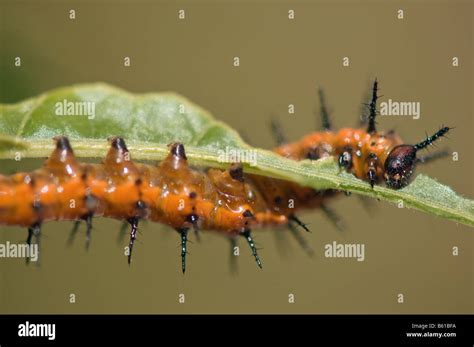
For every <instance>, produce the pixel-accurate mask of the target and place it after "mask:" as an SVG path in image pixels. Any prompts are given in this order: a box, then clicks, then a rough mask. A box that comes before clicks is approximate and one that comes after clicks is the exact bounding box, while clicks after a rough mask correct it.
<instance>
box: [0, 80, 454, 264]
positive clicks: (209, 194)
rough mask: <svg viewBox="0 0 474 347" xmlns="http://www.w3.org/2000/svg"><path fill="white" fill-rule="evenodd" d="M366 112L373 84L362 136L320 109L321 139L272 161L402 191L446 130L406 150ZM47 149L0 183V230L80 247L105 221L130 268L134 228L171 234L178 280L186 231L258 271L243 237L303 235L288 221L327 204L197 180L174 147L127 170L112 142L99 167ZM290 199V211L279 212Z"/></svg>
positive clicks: (322, 196) (313, 194)
mask: <svg viewBox="0 0 474 347" xmlns="http://www.w3.org/2000/svg"><path fill="white" fill-rule="evenodd" d="M376 102H377V81H375V83H374V87H373V95H372V101H371V103H370V105H369V110H370V115H369V119H368V128H367V130H364V129H350V128H347V129H342V130H340V131H338V132H333V131H331V129H330V124H329V118H328V116H327V112H326V111H325V109H324V107H323V109H322V116H323V124H324V128H325V130H324V131H323V132H315V133H312V134H310V135H308V136H306V137H304V138H303V139H302V140H300V141H298V142H294V143H289V144H285V145H281V146H280V147H278V148H276V149H275V152H276V153H278V154H280V155H282V156H285V157H288V158H291V159H294V160H302V159H308V158H309V159H318V158H322V157H326V156H337V158H338V161H339V164H340V166H341V167H342V168H344V169H345V170H347V171H349V172H351V173H353V174H354V175H355V176H357V177H358V178H360V179H363V180H366V181H368V182H369V183H370V184H371V185H372V186H374V184H377V183H379V182H380V181H382V180H384V181H385V182H386V184H387V186H389V187H391V188H393V189H399V188H402V187H403V186H405V185H407V184H408V182H409V179H410V176H411V175H412V173H413V169H414V166H415V164H416V162H417V161H419V159H417V158H416V154H417V152H418V151H419V150H421V149H423V148H425V147H427V146H428V145H430V144H431V143H433V142H434V141H435V140H436V139H438V138H439V137H442V136H443V135H444V134H446V133H447V132H448V130H449V128H447V127H443V128H441V129H440V130H439V131H438V132H436V133H435V134H434V135H433V136H430V137H428V138H426V139H425V140H424V141H422V142H420V143H418V144H416V145H405V144H403V143H402V141H401V139H400V138H399V137H398V136H397V135H396V134H394V133H393V132H387V133H384V132H377V131H376V129H375V116H376V114H377V112H376ZM280 138H281V136H280ZM55 141H56V148H55V150H54V151H53V153H52V154H51V156H50V157H49V158H48V160H47V161H46V163H45V165H44V167H43V168H40V169H38V170H35V171H33V172H31V173H17V174H14V175H12V176H8V177H6V176H0V225H1V224H3V225H20V226H25V227H28V239H27V243H28V244H30V243H31V239H32V236H33V235H36V237H37V238H39V236H40V230H41V225H42V224H43V223H44V222H47V221H55V220H71V221H76V222H77V223H78V221H80V220H85V221H86V223H87V239H88V240H89V239H90V232H91V223H92V218H93V217H109V218H115V219H119V220H125V221H127V222H128V223H130V225H131V231H130V243H129V255H128V261H129V263H130V260H131V254H132V250H133V245H134V241H135V238H136V233H137V227H138V222H139V220H141V219H147V220H151V221H154V222H159V223H163V224H166V225H169V226H170V227H172V228H174V229H175V230H177V231H178V232H179V234H180V236H181V256H182V271H183V272H184V271H185V268H186V247H187V237H188V231H189V230H190V229H191V228H193V229H194V230H201V229H202V230H213V231H216V232H219V233H222V234H225V235H227V236H228V237H229V238H230V239H231V240H234V242H235V238H236V237H237V236H238V235H241V236H244V237H245V239H246V240H247V242H248V244H249V246H250V248H251V250H252V253H253V256H254V257H255V260H256V262H257V265H258V266H259V267H261V266H262V263H261V261H260V258H259V257H258V254H257V249H256V247H255V244H254V241H253V239H252V236H251V230H252V229H256V228H262V227H267V226H285V225H286V226H290V227H291V228H292V230H293V231H294V230H295V229H294V226H296V225H299V226H301V227H303V228H304V229H305V230H307V228H306V226H305V225H304V223H302V222H301V221H300V220H299V219H298V218H297V217H296V216H295V212H296V211H298V210H302V209H309V208H316V207H323V208H324V207H326V206H325V201H326V199H327V198H329V197H330V196H333V195H335V194H336V192H335V191H331V190H327V191H316V190H314V189H311V188H306V187H301V186H299V185H297V184H295V183H291V182H287V181H282V180H277V179H273V178H269V177H264V176H257V175H250V174H244V172H243V170H242V166H241V165H240V164H233V165H231V166H230V168H229V169H228V170H220V169H212V168H211V169H207V170H205V171H199V170H196V169H193V168H190V167H189V166H188V162H187V158H186V153H185V148H184V146H183V145H182V144H181V143H173V144H170V145H169V148H170V152H169V155H168V156H167V158H166V159H165V160H163V161H162V162H161V163H159V165H157V166H151V165H145V164H138V163H134V162H133V161H132V160H131V157H130V153H129V151H128V149H127V147H126V144H125V142H124V140H123V139H122V138H120V137H113V138H111V139H109V141H110V143H111V147H110V150H109V151H108V153H107V155H106V157H105V159H104V161H103V163H102V164H87V163H79V162H78V161H77V160H76V158H75V157H74V153H73V150H72V148H71V145H70V143H69V140H68V139H67V138H66V137H63V136H60V137H56V138H55ZM290 199H291V200H292V201H293V202H294V208H290V207H289V206H288V201H289V200H290ZM327 211H329V210H327ZM299 240H300V242H302V241H301V238H299ZM303 246H304V243H303Z"/></svg>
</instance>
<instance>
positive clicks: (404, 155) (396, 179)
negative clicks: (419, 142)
mask: <svg viewBox="0 0 474 347" xmlns="http://www.w3.org/2000/svg"><path fill="white" fill-rule="evenodd" d="M416 151H417V149H416V147H415V146H412V145H398V146H395V147H394V148H393V149H392V150H391V151H390V153H389V154H388V157H387V159H386V160H385V164H384V166H385V170H384V171H385V173H384V178H385V183H386V184H387V186H388V187H390V188H392V189H400V188H403V187H405V186H406V185H407V184H408V183H409V182H410V178H411V176H412V174H413V171H414V168H415V162H416Z"/></svg>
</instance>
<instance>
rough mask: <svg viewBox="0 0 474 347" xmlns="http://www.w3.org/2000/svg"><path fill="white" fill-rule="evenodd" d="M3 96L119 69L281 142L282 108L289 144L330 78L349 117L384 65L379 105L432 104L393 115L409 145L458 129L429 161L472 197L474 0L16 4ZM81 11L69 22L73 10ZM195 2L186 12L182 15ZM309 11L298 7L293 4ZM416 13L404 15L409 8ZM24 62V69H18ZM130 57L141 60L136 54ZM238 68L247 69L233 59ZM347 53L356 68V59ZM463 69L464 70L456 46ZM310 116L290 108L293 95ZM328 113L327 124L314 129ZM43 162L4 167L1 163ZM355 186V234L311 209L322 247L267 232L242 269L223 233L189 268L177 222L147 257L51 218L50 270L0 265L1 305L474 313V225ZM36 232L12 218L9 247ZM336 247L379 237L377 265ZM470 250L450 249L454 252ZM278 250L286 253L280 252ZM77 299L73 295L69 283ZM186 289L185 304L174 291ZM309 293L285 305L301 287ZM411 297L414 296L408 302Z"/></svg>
mask: <svg viewBox="0 0 474 347" xmlns="http://www.w3.org/2000/svg"><path fill="white" fill-rule="evenodd" d="M0 6H1V16H2V18H1V22H2V24H1V25H2V29H1V46H2V49H1V52H0V57H1V69H0V83H1V90H0V101H1V102H15V101H19V100H22V99H24V98H27V97H30V96H34V95H36V94H38V93H41V92H44V91H47V90H49V89H51V88H54V87H58V86H63V85H69V84H73V83H81V82H93V81H105V82H108V83H111V84H114V85H117V86H119V87H122V88H125V89H127V90H129V91H133V92H150V91H166V90H171V91H176V92H178V93H181V94H183V95H185V96H186V97H188V98H190V99H191V100H193V101H194V102H196V103H197V104H199V105H201V106H203V107H205V108H207V109H209V110H210V111H211V112H212V113H213V114H214V115H215V117H216V118H218V119H221V120H223V121H225V122H227V123H228V124H229V125H231V126H232V127H234V128H235V129H237V130H239V131H241V132H243V133H244V134H245V137H246V138H248V139H249V140H250V142H251V143H252V144H253V145H255V146H259V147H263V148H271V147H272V146H273V142H272V139H271V136H270V131H269V130H268V123H269V117H270V114H272V113H276V114H278V115H279V119H280V120H281V122H282V123H283V125H284V128H285V129H286V131H287V133H288V136H289V138H290V139H297V138H298V137H300V136H302V135H304V134H306V133H307V132H309V131H311V130H312V129H314V128H315V126H316V123H317V122H318V121H319V120H318V119H315V117H314V115H313V109H314V108H315V107H316V106H317V98H316V88H317V87H318V86H322V87H324V89H325V91H326V95H327V101H328V104H329V106H330V109H331V110H332V111H333V112H332V115H333V119H334V122H335V124H336V126H339V127H343V126H354V125H355V124H356V123H357V118H358V116H359V114H360V109H361V103H362V102H363V95H364V94H365V93H366V92H367V88H368V85H369V83H370V81H371V80H372V79H373V78H374V77H375V76H376V77H377V78H378V79H379V81H380V87H381V94H383V95H384V97H383V98H382V101H384V100H387V99H388V98H392V99H393V100H403V101H419V102H421V119H419V120H413V119H411V118H410V117H381V118H380V119H379V120H378V123H379V127H380V128H383V129H391V128H395V129H396V130H397V131H398V132H399V133H400V134H401V135H402V137H403V138H404V139H405V140H406V141H407V142H412V143H413V142H415V141H418V140H421V139H422V138H423V137H424V136H425V131H426V132H429V133H430V132H433V131H434V130H436V129H437V128H438V127H439V126H440V125H441V124H446V125H449V126H453V127H456V129H455V130H453V131H452V133H451V134H450V135H449V140H447V139H445V140H443V141H442V143H440V144H439V147H438V148H444V147H446V146H449V148H450V149H451V150H453V151H457V152H459V161H457V162H453V161H452V160H450V159H449V158H448V159H445V160H440V161H438V162H436V163H433V164H430V165H429V166H427V167H424V168H419V172H425V173H428V174H429V175H430V176H432V177H435V178H437V179H438V180H439V181H441V182H443V183H445V184H448V185H449V186H451V187H452V188H453V189H454V190H456V191H457V192H460V193H462V194H463V195H465V196H467V197H471V198H472V197H474V194H473V193H474V192H473V185H472V177H473V161H472V150H473V146H472V132H473V130H474V129H473V126H472V125H473V124H472V115H473V113H472V111H473V83H472V82H473V69H472V68H473V66H472V62H473V61H474V60H473V31H474V30H473V5H472V2H471V3H470V2H460V1H452V0H450V1H437V2H426V1H423V2H421V1H417V2H413V1H404V2H392V1H388V2H387V1H383V2H382V1H381V2H380V3H378V2H375V1H360V2H358V4H357V5H356V4H353V3H351V2H341V1H338V2H329V1H327V2H316V1H312V2H309V1H305V2H297V3H296V2H294V1H279V2H269V1H259V2H257V1H233V2H232V3H229V4H227V5H223V4H220V3H218V2H202V1H200V2H197V1H181V2H179V3H174V2H144V1H121V2H108V1H107V2H104V1H102V2H100V1H94V2H92V1H75V2H57V1H41V2H36V1H22V2H18V1H15V2H13V1H7V2H3V3H2V4H1V5H0ZM70 9H74V10H75V11H76V19H75V20H70V19H69V10H70ZM179 9H185V11H186V19H185V20H179V19H178V10H179ZM290 9H293V10H294V11H295V19H294V20H292V21H291V20H289V19H288V11H289V10H290ZM398 9H403V10H404V16H405V18H404V19H403V20H399V19H397V10H398ZM16 56H20V57H21V58H22V66H21V68H16V67H14V65H13V62H14V58H15V57H16ZM125 56H129V57H130V58H131V67H128V68H125V67H124V66H123V58H124V57H125ZM235 56H238V57H240V63H241V66H240V67H238V68H236V67H233V65H232V64H233V57H235ZM344 56H348V57H349V58H350V67H343V66H342V58H343V57H344ZM453 56H457V57H459V61H460V66H459V67H456V68H455V67H452V65H451V61H452V57H453ZM290 103H292V104H295V107H296V113H295V114H294V115H289V114H288V113H287V107H288V104H290ZM318 124H319V123H318ZM40 164H41V162H40V161H36V160H24V161H22V162H21V163H20V164H19V165H16V166H15V165H14V164H13V163H10V162H6V161H3V162H0V172H2V173H9V172H12V171H13V170H30V169H33V168H36V167H38V166H39V165H40ZM373 205H374V206H373V208H372V210H371V211H370V212H367V211H366V210H365V209H364V208H363V206H362V204H361V202H360V201H359V199H358V198H357V196H354V195H353V196H351V197H344V196H343V197H340V198H338V199H336V200H335V201H333V203H332V204H331V206H332V207H333V208H334V209H336V210H337V211H338V213H339V214H340V215H341V216H343V218H344V220H345V221H346V223H347V224H348V226H349V227H348V229H347V230H346V231H345V232H343V233H341V232H338V231H337V230H336V229H335V228H334V227H333V226H332V225H331V224H330V223H329V222H328V221H327V219H326V218H325V217H324V216H323V214H322V213H321V212H319V211H314V212H311V213H306V214H303V215H302V216H301V218H302V219H303V220H304V221H305V222H307V223H308V224H309V226H310V228H311V229H312V230H313V232H312V233H311V234H307V235H304V236H306V238H307V240H308V241H309V243H310V245H311V246H312V247H313V248H314V249H315V251H316V254H317V256H316V257H315V258H314V259H310V258H308V257H307V256H306V255H305V254H304V253H303V252H302V251H301V250H300V249H299V247H298V245H297V244H296V243H295V241H294V240H293V239H292V238H291V235H286V236H285V239H284V241H283V243H282V245H280V246H281V247H279V246H278V245H279V243H278V242H276V239H277V237H276V235H280V234H277V232H276V231H274V230H266V231H262V232H255V233H254V235H255V236H256V239H257V243H258V244H259V245H260V246H261V247H263V248H262V249H261V250H260V251H259V253H260V255H261V257H262V259H263V263H264V269H263V270H259V269H257V268H256V266H255V263H254V260H253V258H252V257H251V255H250V251H249V250H248V249H247V247H246V245H245V244H244V242H242V241H243V240H241V242H240V246H241V256H240V257H239V259H238V262H239V273H238V275H237V276H232V275H231V273H230V271H229V245H228V243H227V240H225V239H224V238H222V237H219V236H217V235H215V234H204V235H202V242H201V243H197V242H194V243H193V244H190V245H189V252H190V255H189V256H188V271H187V273H186V275H185V276H183V275H182V273H181V272H180V256H179V252H180V249H179V240H178V235H177V233H175V232H173V231H171V230H169V229H166V228H165V227H163V226H160V225H156V224H152V223H148V224H147V225H146V226H145V225H144V224H142V227H141V231H142V234H140V237H139V242H138V244H137V245H136V248H135V250H134V261H133V265H132V266H131V267H129V266H128V265H127V263H126V258H125V257H124V256H123V247H124V246H125V245H126V240H125V241H123V242H121V243H120V244H118V243H117V242H116V240H117V235H118V230H119V228H120V222H118V221H113V220H103V219H102V220H95V221H94V231H93V240H92V246H91V249H90V251H89V252H88V253H87V252H86V251H85V249H84V238H85V235H84V234H85V233H84V226H82V227H81V233H80V234H79V235H78V237H77V239H76V242H75V244H74V245H73V247H72V248H67V247H66V240H67V238H68V236H69V231H70V229H71V228H72V223H64V222H59V223H50V224H47V225H46V226H45V227H44V229H43V230H44V237H43V243H42V251H43V253H42V254H43V255H42V266H41V267H40V268H37V267H36V266H28V267H27V266H25V264H24V261H23V260H18V259H1V260H0V312H1V313H184V312H186V313H472V312H474V303H473V300H474V299H473V292H474V290H473V289H474V288H473V264H474V259H473V244H474V243H473V229H472V228H469V227H466V226H463V225H458V224H456V223H454V222H449V221H445V220H442V219H439V218H437V217H434V216H432V215H428V214H424V213H421V212H416V211H412V210H406V209H398V208H397V207H396V206H393V205H389V204H387V203H384V202H377V201H373ZM25 238H26V230H23V229H20V228H13V227H1V232H0V242H2V243H4V242H6V241H7V240H9V241H11V242H23V241H24V240H25ZM332 241H337V242H346V243H363V244H365V256H366V260H365V261H364V262H357V261H355V260H354V259H328V258H325V257H324V251H323V250H324V245H325V244H327V243H331V242H332ZM454 246H457V247H459V252H460V254H459V256H457V257H455V256H452V247H454ZM279 249H280V251H279ZM71 293H74V294H75V295H76V303H74V304H71V303H69V295H70V294H71ZM180 293H184V294H185V296H186V303H185V304H179V303H178V295H179V294H180ZM289 293H293V294H294V295H295V297H296V302H295V303H294V304H289V303H288V295H289ZM398 293H403V294H404V296H405V303H403V304H399V303H397V294H398Z"/></svg>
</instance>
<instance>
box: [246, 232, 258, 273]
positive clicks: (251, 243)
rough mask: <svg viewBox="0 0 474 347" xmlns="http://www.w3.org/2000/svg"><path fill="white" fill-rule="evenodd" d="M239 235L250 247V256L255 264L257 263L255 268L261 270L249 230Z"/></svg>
mask: <svg viewBox="0 0 474 347" xmlns="http://www.w3.org/2000/svg"><path fill="white" fill-rule="evenodd" d="M241 235H242V236H243V237H245V239H246V240H247V243H248V245H249V246H250V249H251V250H252V255H253V256H254V258H255V262H256V263H257V266H258V267H259V268H260V269H261V268H262V262H261V260H260V258H259V256H258V253H257V247H255V242H254V241H253V238H252V235H251V234H250V229H245V230H244V231H243V232H242V233H241Z"/></svg>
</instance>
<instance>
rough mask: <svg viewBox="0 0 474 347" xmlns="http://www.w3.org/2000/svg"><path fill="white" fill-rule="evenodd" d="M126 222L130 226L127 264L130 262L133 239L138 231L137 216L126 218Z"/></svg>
mask: <svg viewBox="0 0 474 347" xmlns="http://www.w3.org/2000/svg"><path fill="white" fill-rule="evenodd" d="M128 223H129V224H130V226H131V229H130V242H129V244H128V265H130V263H131V262H132V251H133V245H134V244H135V240H136V239H137V231H138V218H137V217H133V218H130V219H129V220H128Z"/></svg>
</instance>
